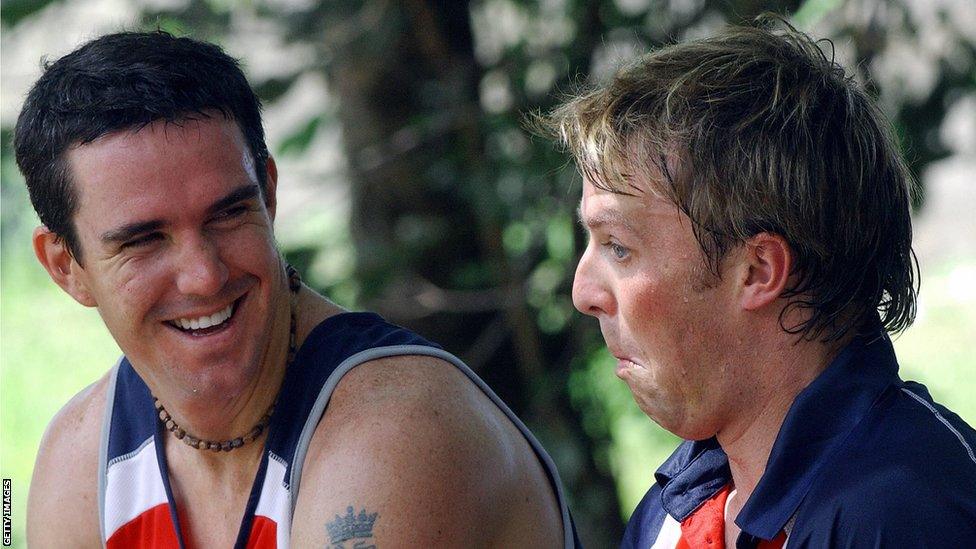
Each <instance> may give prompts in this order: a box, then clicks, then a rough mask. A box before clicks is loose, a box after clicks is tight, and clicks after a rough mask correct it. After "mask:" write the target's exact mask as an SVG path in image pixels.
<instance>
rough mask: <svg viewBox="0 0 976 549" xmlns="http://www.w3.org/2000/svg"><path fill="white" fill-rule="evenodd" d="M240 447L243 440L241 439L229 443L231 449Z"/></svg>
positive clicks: (242, 444)
mask: <svg viewBox="0 0 976 549" xmlns="http://www.w3.org/2000/svg"><path fill="white" fill-rule="evenodd" d="M241 446H244V439H243V438H241V437H237V438H235V439H234V440H232V441H230V447H231V448H240V447H241Z"/></svg>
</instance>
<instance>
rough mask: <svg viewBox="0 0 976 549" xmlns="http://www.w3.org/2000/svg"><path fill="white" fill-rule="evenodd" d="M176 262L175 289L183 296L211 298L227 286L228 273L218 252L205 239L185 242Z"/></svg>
mask: <svg viewBox="0 0 976 549" xmlns="http://www.w3.org/2000/svg"><path fill="white" fill-rule="evenodd" d="M178 262H179V264H178V265H177V273H178V274H177V280H176V287H177V288H178V289H179V291H180V293H182V294H184V295H198V296H211V295H214V294H216V293H217V292H219V291H220V290H221V289H222V288H223V287H224V285H226V284H227V279H228V276H229V272H228V269H227V265H226V264H224V261H223V260H222V259H221V257H220V250H219V249H218V247H217V246H216V244H215V243H213V242H211V241H210V240H209V239H207V238H205V237H198V238H194V239H192V240H191V241H188V242H186V245H185V247H184V250H183V253H181V254H180V255H179V258H178Z"/></svg>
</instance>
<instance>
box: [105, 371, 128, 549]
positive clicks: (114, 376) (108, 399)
mask: <svg viewBox="0 0 976 549" xmlns="http://www.w3.org/2000/svg"><path fill="white" fill-rule="evenodd" d="M123 358H125V357H120V358H119V360H118V361H116V363H115V366H114V367H113V368H112V372H111V373H110V374H109V378H108V388H107V389H106V391H107V392H106V394H105V412H104V415H103V416H102V435H101V442H100V443H99V445H98V531H99V533H100V534H101V536H102V547H105V546H106V545H107V544H108V539H106V537H105V535H106V532H105V490H106V488H107V486H106V485H107V484H108V437H109V434H111V432H112V412H113V411H114V409H115V384H116V382H117V381H118V379H119V367H120V366H122V359H123Z"/></svg>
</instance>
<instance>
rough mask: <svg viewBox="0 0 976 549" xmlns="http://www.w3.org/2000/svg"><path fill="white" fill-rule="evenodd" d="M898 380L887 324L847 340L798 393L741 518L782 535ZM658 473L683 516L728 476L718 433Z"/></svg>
mask: <svg viewBox="0 0 976 549" xmlns="http://www.w3.org/2000/svg"><path fill="white" fill-rule="evenodd" d="M899 382H900V380H899V378H898V363H897V362H896V361H895V354H894V350H893V349H892V346H891V340H890V339H888V336H887V335H885V334H884V333H883V332H878V333H877V334H875V335H874V336H873V337H866V338H865V337H862V338H856V339H855V340H854V341H852V342H851V343H850V344H849V345H848V346H847V347H845V348H844V349H843V350H842V351H841V352H840V353H839V354H838V355H837V357H836V358H834V360H833V361H831V363H830V364H829V365H828V366H827V368H826V369H825V370H824V371H823V372H822V373H821V374H820V375H819V376H818V377H817V378H816V379H815V380H814V381H813V382H812V383H811V384H810V385H809V386H807V387H806V388H805V389H804V390H803V391H801V392H800V394H799V395H797V397H796V399H795V400H794V401H793V405H792V406H791V407H790V410H789V412H788V413H787V414H786V418H785V420H784V421H783V425H782V427H780V430H779V434H778V435H777V437H776V441H775V442H774V443H773V448H772V451H771V452H770V455H769V459H768V460H767V463H766V470H765V472H764V473H763V476H762V477H761V478H760V479H759V483H758V484H757V485H756V488H755V490H754V491H753V493H752V495H751V496H750V497H749V500H748V501H747V502H746V504H745V506H744V507H743V508H742V511H741V512H740V513H739V515H738V517H737V518H736V524H737V525H738V526H739V527H740V528H741V529H742V530H743V531H744V532H748V533H749V534H752V535H754V536H757V537H760V538H763V539H772V538H774V537H776V535H777V534H779V532H780V531H781V530H782V529H783V527H784V525H786V523H787V522H788V521H789V520H790V518H791V517H792V516H793V514H794V513H795V512H796V509H797V507H799V505H800V502H801V501H802V500H803V497H804V496H805V495H806V493H807V492H808V491H809V489H810V487H811V486H812V485H813V483H814V481H815V480H816V478H817V476H818V475H819V474H820V473H821V469H822V468H823V466H824V465H825V464H826V463H827V461H828V460H829V459H830V458H831V456H832V455H834V453H835V452H836V451H837V450H838V449H839V448H841V447H843V446H844V443H845V441H846V438H847V435H848V434H849V433H850V432H851V430H852V429H853V428H854V427H855V426H856V425H857V424H858V423H859V422H860V421H861V420H862V419H863V418H864V416H865V415H866V414H867V413H868V411H869V410H870V409H871V407H872V406H873V404H874V403H875V401H876V400H877V398H878V397H879V396H880V395H881V393H882V392H883V391H884V390H885V388H887V387H889V386H890V385H892V384H893V383H899ZM655 478H656V480H657V482H658V485H659V486H661V490H662V491H661V498H662V504H663V507H664V509H665V511H667V512H668V514H670V515H671V516H673V517H674V518H675V519H677V520H678V521H679V522H680V521H682V520H684V519H685V518H687V516H688V515H690V514H691V513H692V512H693V511H694V510H695V509H697V508H698V506H699V505H701V503H702V502H704V501H705V500H706V499H708V498H709V497H711V496H712V495H714V494H715V492H717V491H718V490H719V489H720V488H721V487H722V486H724V485H725V484H726V483H728V482H729V481H730V480H731V473H730V472H729V466H728V458H727V457H726V455H725V452H723V451H722V449H721V448H720V447H719V445H718V442H717V441H716V440H715V439H714V438H712V439H708V440H704V441H694V442H685V443H684V444H682V445H681V446H679V447H678V450H676V451H675V453H674V454H673V455H672V456H671V457H670V458H668V460H667V461H665V462H664V464H663V465H661V467H660V468H659V469H658V470H657V473H656V474H655Z"/></svg>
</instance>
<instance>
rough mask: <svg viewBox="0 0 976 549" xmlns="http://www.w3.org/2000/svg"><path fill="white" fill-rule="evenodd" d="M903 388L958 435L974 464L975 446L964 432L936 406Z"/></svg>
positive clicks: (975, 456)
mask: <svg viewBox="0 0 976 549" xmlns="http://www.w3.org/2000/svg"><path fill="white" fill-rule="evenodd" d="M901 390H902V392H904V393H905V394H907V395H908V396H910V397H912V399H914V400H915V402H918V403H919V404H921V405H922V406H925V408H926V409H928V411H930V412H932V415H934V416H935V418H936V419H937V420H939V422H940V423H942V425H945V427H946V429H949V432H951V433H952V434H954V435H956V438H957V439H959V443H960V444H962V447H963V448H965V449H966V453H967V454H969V459H970V461H972V462H973V464H976V453H974V452H973V448H972V447H971V446H970V445H969V443H967V442H966V439H965V438H963V436H962V433H960V432H959V430H958V429H956V428H955V427H953V426H952V424H951V423H949V420H947V419H946V418H945V417H943V416H942V414H940V413H939V411H938V410H936V409H935V407H934V406H932V405H931V404H929V403H928V402H927V401H926V400H925V399H924V398H922V397H920V396H918V395H916V394H915V393H913V392H911V391H909V390H908V389H906V388H904V387H902V388H901Z"/></svg>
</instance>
